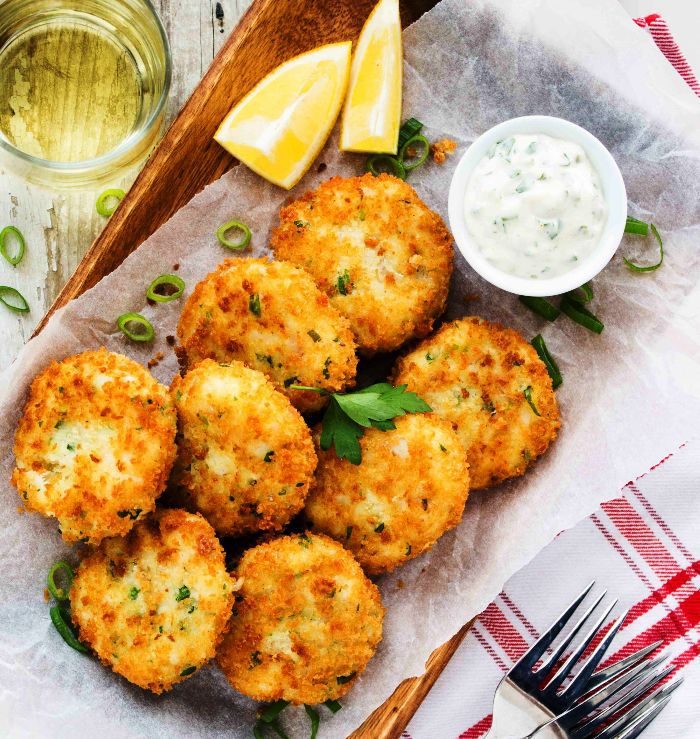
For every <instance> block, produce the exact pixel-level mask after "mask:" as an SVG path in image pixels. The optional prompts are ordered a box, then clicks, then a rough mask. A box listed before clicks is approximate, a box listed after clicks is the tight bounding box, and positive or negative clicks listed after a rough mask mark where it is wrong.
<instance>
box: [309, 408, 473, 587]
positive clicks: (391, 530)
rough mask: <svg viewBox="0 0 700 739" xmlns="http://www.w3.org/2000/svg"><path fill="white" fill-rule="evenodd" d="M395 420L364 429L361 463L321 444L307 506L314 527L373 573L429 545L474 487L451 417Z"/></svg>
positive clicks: (454, 519)
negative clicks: (390, 426) (386, 426)
mask: <svg viewBox="0 0 700 739" xmlns="http://www.w3.org/2000/svg"><path fill="white" fill-rule="evenodd" d="M394 423H395V424H396V429H395V430H393V431H380V430H379V429H375V428H371V429H367V430H366V431H365V434H364V436H363V437H362V438H361V439H360V446H361V448H362V463H361V464H359V465H354V464H351V463H350V462H348V460H347V459H338V457H337V455H336V453H335V451H334V450H333V449H330V450H329V451H327V452H324V451H322V450H321V449H320V448H319V449H318V455H319V465H318V470H317V473H316V480H315V482H314V484H313V487H312V491H311V494H310V495H309V499H308V501H307V504H306V509H305V512H306V515H307V517H308V518H309V520H310V521H311V523H312V525H313V528H314V530H316V531H320V532H322V533H324V534H328V535H329V536H332V537H333V538H334V539H336V540H338V541H339V542H341V543H342V544H343V545H344V546H345V547H347V548H348V549H349V550H350V551H351V552H352V553H353V554H354V555H355V557H356V558H357V561H358V562H359V563H360V564H361V565H362V567H363V568H364V570H365V572H368V573H370V574H372V575H376V574H379V573H382V572H388V571H389V570H393V569H394V567H396V566H397V565H400V564H402V563H403V562H405V561H406V560H408V559H413V558H414V557H417V556H418V555H420V554H422V553H423V552H426V551H428V549H430V548H431V547H432V546H433V545H434V544H435V542H436V541H437V540H438V539H439V538H440V537H441V536H442V535H443V534H444V533H445V532H446V531H448V530H449V529H451V528H454V527H455V526H456V525H457V524H458V523H459V522H460V520H461V519H462V512H463V511H464V505H465V503H466V501H467V495H468V494H469V467H468V465H467V460H466V453H465V450H464V447H463V446H462V443H461V442H460V440H459V437H458V436H457V434H456V432H455V431H453V430H452V426H451V424H450V423H448V422H447V421H445V420H443V419H441V418H438V417H437V416H436V415H435V414H432V413H431V414H410V415H406V416H401V417H400V418H397V419H395V421H394ZM316 440H317V441H318V439H316Z"/></svg>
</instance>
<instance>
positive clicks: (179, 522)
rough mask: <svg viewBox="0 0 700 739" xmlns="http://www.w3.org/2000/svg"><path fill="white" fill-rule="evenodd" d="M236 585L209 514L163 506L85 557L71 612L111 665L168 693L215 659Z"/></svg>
mask: <svg viewBox="0 0 700 739" xmlns="http://www.w3.org/2000/svg"><path fill="white" fill-rule="evenodd" d="M234 588H235V584H234V581H233V579H232V578H231V576H230V575H229V574H228V572H227V571H226V565H225V561H224V550H223V548H222V547H221V544H219V541H218V539H217V538H216V535H215V534H214V529H212V527H211V526H210V525H209V524H208V523H207V522H206V521H205V520H204V518H203V517H202V516H200V515H199V514H195V513H187V512H186V511H183V510H179V509H176V508H169V509H162V510H159V511H157V512H156V513H154V514H153V515H152V516H149V517H148V518H147V519H146V520H144V521H142V522H139V523H137V524H136V526H135V527H134V528H133V529H132V530H131V531H130V532H129V534H128V535H127V536H126V537H124V538H113V539H105V540H104V541H103V542H102V544H101V545H100V546H99V547H98V548H97V549H93V550H91V551H90V553H89V554H88V555H87V556H86V557H85V559H83V561H82V562H81V563H80V566H79V567H78V571H77V573H76V575H75V580H74V581H73V585H72V587H71V590H70V603H71V617H72V619H73V622H74V623H75V625H76V626H77V627H78V631H79V635H80V640H81V641H82V642H84V643H85V644H87V645H89V646H90V647H91V648H92V649H93V650H94V651H95V653H96V654H97V656H98V657H99V658H100V660H101V661H102V662H103V663H104V664H105V665H107V666H108V667H111V668H112V670H114V672H116V673H117V674H119V675H121V676H122V677H125V678H126V679H127V680H128V681H129V682H131V683H134V685H138V686H139V687H141V688H145V689H146V690H150V691H152V692H154V693H162V692H164V691H166V690H170V689H171V688H172V687H173V685H175V683H179V682H181V681H182V680H184V679H185V678H187V677H189V676H190V675H193V674H194V673H195V672H196V671H197V670H198V669H199V668H200V667H202V665H204V664H206V663H207V662H208V661H209V660H210V659H212V657H213V656H214V653H215V650H216V646H217V644H218V643H219V642H220V641H221V638H222V636H223V634H224V632H225V630H226V628H227V626H228V622H229V617H230V615H231V607H232V606H233V602H234Z"/></svg>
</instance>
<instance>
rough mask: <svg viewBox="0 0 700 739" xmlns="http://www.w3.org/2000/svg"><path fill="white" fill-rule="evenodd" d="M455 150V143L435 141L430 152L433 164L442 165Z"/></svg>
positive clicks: (449, 140)
mask: <svg viewBox="0 0 700 739" xmlns="http://www.w3.org/2000/svg"><path fill="white" fill-rule="evenodd" d="M456 148H457V142H456V141H452V139H440V140H439V141H436V142H435V143H434V144H433V145H432V146H431V147H430V150H431V152H432V153H433V161H434V162H435V164H444V162H445V160H446V159H447V157H448V156H449V155H450V154H452V152H453V151H454V150H455V149H456Z"/></svg>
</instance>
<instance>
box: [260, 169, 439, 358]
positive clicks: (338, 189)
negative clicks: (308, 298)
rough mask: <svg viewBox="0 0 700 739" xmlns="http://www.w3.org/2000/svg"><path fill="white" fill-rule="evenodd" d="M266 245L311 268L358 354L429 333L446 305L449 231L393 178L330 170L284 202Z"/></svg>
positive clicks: (392, 346)
mask: <svg viewBox="0 0 700 739" xmlns="http://www.w3.org/2000/svg"><path fill="white" fill-rule="evenodd" d="M271 244H272V247H273V249H274V250H275V254H276V255H277V257H278V258H279V259H286V260H288V261H290V262H294V264H298V265H299V266H300V267H303V268H304V269H305V270H306V271H307V272H309V273H310V274H311V275H312V277H313V278H314V280H316V284H317V285H318V286H319V287H320V288H321V290H322V291H323V292H324V293H325V294H326V295H328V297H329V298H330V300H331V302H332V304H333V305H334V306H335V307H336V308H337V309H338V310H339V311H340V312H341V313H342V314H343V315H344V316H346V317H347V318H348V320H349V321H350V326H351V328H352V330H353V331H354V333H355V336H356V338H357V343H358V346H359V348H360V350H361V351H362V352H363V353H364V354H373V353H375V352H382V351H391V350H393V349H396V348H397V347H399V346H400V345H401V344H403V343H404V342H405V341H408V340H409V339H412V338H415V337H423V336H425V335H427V334H428V333H429V332H430V330H431V329H432V326H433V321H434V320H435V319H436V318H437V317H438V316H439V315H440V314H441V313H442V312H443V310H444V309H445V302H446V300H447V290H448V286H449V282H450V276H451V274H452V260H453V251H452V237H451V236H450V234H449V232H448V230H447V228H446V227H445V224H444V223H443V221H442V219H441V218H440V216H439V215H438V214H437V213H434V212H433V211H432V210H430V209H429V208H428V207H427V206H426V205H425V203H423V201H422V200H421V199H420V198H419V197H418V195H417V194H416V191H415V190H414V189H413V188H412V187H411V186H410V185H408V184H406V183H405V182H403V181H401V180H399V179H397V178H396V177H390V176H389V175H386V174H382V175H380V176H379V177H374V176H373V175H371V174H365V175H363V176H362V177H352V178H349V179H343V178H341V177H333V178H332V179H330V180H328V181H327V182H324V183H323V184H322V185H321V186H320V187H318V188H317V189H316V190H314V191H313V192H308V193H306V194H305V195H303V196H302V197H301V198H299V199H298V200H296V201H294V202H293V203H291V204H289V205H287V206H285V207H284V208H282V210H281V212H280V225H279V226H278V227H277V228H276V229H275V230H274V231H273V233H272V238H271Z"/></svg>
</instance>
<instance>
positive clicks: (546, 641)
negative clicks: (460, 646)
mask: <svg viewBox="0 0 700 739" xmlns="http://www.w3.org/2000/svg"><path fill="white" fill-rule="evenodd" d="M593 585H594V583H593V582H592V583H591V584H590V585H588V587H587V588H586V589H585V590H584V591H583V592H582V593H581V594H580V595H579V596H578V598H576V599H575V600H574V602H573V603H572V604H571V605H570V606H569V607H568V608H567V609H566V610H565V611H564V613H562V615H561V616H560V617H559V618H558V619H557V620H556V621H555V622H554V623H553V624H552V625H551V626H550V627H549V628H548V629H547V631H545V633H544V634H542V636H541V637H540V638H539V639H538V640H537V641H536V642H535V643H534V644H533V645H532V647H530V649H529V650H528V651H527V652H526V653H525V654H524V655H523V656H522V657H521V658H520V659H519V660H518V662H516V663H515V665H514V666H513V667H512V668H511V670H510V672H508V674H507V675H506V676H505V677H504V678H503V679H502V680H501V682H500V683H499V685H498V688H497V690H496V695H495V696H494V701H493V723H492V725H491V730H490V731H489V733H488V734H487V735H486V739H507V738H509V737H528V736H531V735H533V734H534V733H536V732H537V730H538V729H540V728H541V727H542V726H544V725H546V726H547V728H548V730H549V735H550V736H560V737H566V736H567V734H566V733H565V729H563V728H560V727H558V726H557V725H556V723H555V719H556V717H557V716H561V715H562V714H564V713H565V712H566V711H568V710H569V709H571V708H572V707H573V706H574V704H575V703H576V702H577V701H578V700H579V699H580V698H581V697H582V696H585V695H586V694H588V693H590V692H591V691H592V690H593V689H594V688H597V689H598V690H602V689H605V688H607V687H609V686H610V685H611V684H613V683H614V681H615V680H616V678H618V677H621V676H622V675H623V673H625V674H626V675H629V671H630V670H632V669H633V668H635V667H636V666H638V665H639V664H640V663H641V662H642V661H643V660H644V659H645V658H646V657H647V656H648V655H649V654H651V653H652V652H653V651H654V650H655V649H656V648H657V647H658V646H659V644H660V642H659V643H657V644H653V645H651V646H649V647H646V648H644V649H641V650H639V651H638V652H636V653H635V654H632V655H630V656H629V657H626V658H625V659H622V660H620V661H619V662H616V663H615V664H614V665H610V666H609V667H607V668H606V669H605V670H602V671H600V672H599V673H596V674H595V675H594V672H595V669H596V667H598V665H599V664H600V661H601V660H602V659H603V656H604V655H605V652H606V651H607V649H608V647H609V646H610V643H611V642H612V640H613V639H614V637H615V634H617V632H618V630H619V628H620V626H621V625H622V622H623V621H624V620H625V617H626V616H627V611H625V612H624V613H623V614H622V615H621V616H619V617H618V618H617V619H616V620H615V622H614V623H613V624H612V626H611V627H610V628H609V629H608V631H607V633H605V636H603V638H602V639H601V641H600V643H599V644H598V646H596V648H595V649H594V650H593V652H592V653H591V655H590V656H589V657H588V658H587V659H586V661H585V662H584V663H583V665H582V666H581V668H580V669H579V670H578V672H577V673H576V675H575V676H574V677H573V679H572V680H571V681H570V682H569V684H568V685H567V686H566V687H565V688H564V689H563V690H561V689H560V688H561V686H562V684H563V683H564V681H565V680H566V678H567V677H568V676H569V675H570V673H571V671H572V669H573V667H574V666H575V665H576V663H577V662H578V661H579V659H580V658H581V655H582V654H583V653H584V651H585V650H586V649H587V647H588V646H589V645H590V644H591V642H592V641H593V640H594V639H595V637H596V636H597V635H598V634H599V633H600V632H601V631H602V630H603V625H604V624H605V622H606V619H607V618H608V616H609V615H610V612H611V611H612V609H613V608H614V607H615V605H616V603H617V601H613V602H612V603H611V604H610V605H609V606H608V607H607V608H606V609H605V610H604V612H603V613H602V615H601V616H600V617H599V618H597V619H596V621H595V623H594V625H593V626H592V627H591V628H590V629H589V630H588V632H587V633H586V635H585V636H584V637H583V638H582V639H581V641H580V643H579V644H578V645H577V646H576V647H575V648H574V649H573V651H572V653H571V654H570V656H569V657H567V658H566V660H565V661H564V662H563V664H562V665H561V666H560V667H559V668H558V669H557V670H556V671H555V672H554V674H553V675H552V676H551V678H549V679H548V680H546V682H545V679H546V678H547V677H548V676H549V674H550V673H551V672H552V670H553V669H554V667H555V666H556V664H557V662H558V661H559V659H560V658H561V656H562V655H563V654H564V651H565V650H566V649H567V648H568V646H569V645H570V644H571V643H572V641H573V640H574V638H575V637H576V635H577V634H578V633H579V632H580V631H581V629H582V628H583V627H584V625H585V624H586V622H587V621H588V619H589V618H590V616H591V615H592V614H593V612H594V611H595V609H596V608H597V606H598V605H599V604H600V602H601V601H602V600H603V598H604V597H605V594H606V593H605V592H603V593H601V595H600V596H598V597H597V598H596V600H595V601H594V603H593V604H592V605H591V606H590V607H589V608H588V609H587V610H586V612H585V613H584V614H583V615H582V616H581V617H580V618H579V619H578V621H577V622H576V623H575V625H574V627H573V628H572V629H571V631H570V632H569V634H568V635H567V636H566V638H565V639H563V641H562V642H561V643H560V644H559V645H558V646H557V647H556V648H555V649H554V651H553V652H552V654H551V655H550V656H549V657H548V658H547V659H546V660H545V661H544V662H543V664H542V665H541V666H540V667H538V668H537V669H535V665H536V664H537V663H538V662H539V661H540V659H541V658H542V656H543V655H544V654H545V652H546V651H547V649H549V648H550V647H551V646H552V644H553V643H554V641H555V639H556V638H557V636H558V635H559V634H560V633H561V632H562V631H563V629H564V628H565V626H566V625H567V624H568V623H569V621H570V620H571V618H572V616H573V615H574V613H575V611H576V610H577V609H578V607H579V606H580V605H581V603H582V602H583V600H584V599H585V597H586V596H587V595H588V593H589V592H590V590H591V588H592V587H593ZM624 684H625V685H626V684H627V683H624ZM596 705H600V704H596ZM594 708H595V706H593V708H591V709H589V711H588V713H590V711H591V710H593V709H594ZM584 715H585V714H582V715H581V716H579V720H580V719H581V718H582V717H583V716H584ZM572 726H573V725H572ZM542 736H544V734H542ZM577 739H578V738H577ZM605 739H608V737H606V738H605ZM625 739H628V737H625Z"/></svg>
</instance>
